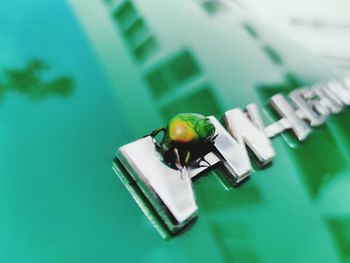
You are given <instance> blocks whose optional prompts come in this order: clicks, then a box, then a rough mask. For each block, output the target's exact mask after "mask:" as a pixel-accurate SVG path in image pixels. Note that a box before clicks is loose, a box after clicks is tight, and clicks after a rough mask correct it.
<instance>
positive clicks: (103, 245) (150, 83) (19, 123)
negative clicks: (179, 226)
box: [0, 0, 350, 263]
mask: <svg viewBox="0 0 350 263" xmlns="http://www.w3.org/2000/svg"><path fill="white" fill-rule="evenodd" d="M0 5H1V8H0V23H1V29H0V52H1V59H0V72H1V73H0V90H1V98H2V100H1V102H0V107H1V110H0V145H1V151H0V233H1V235H0V260H1V261H2V262H26V263H27V262H28V263H29V262H35V263H37V262H140V261H142V262H179V261H181V262H348V261H349V257H350V253H349V249H348V248H349V247H350V232H349V231H350V206H349V202H348V200H349V199H350V191H349V190H350V177H349V173H350V166H349V159H350V154H349V152H350V139H349V138H350V137H349V131H350V126H349V123H350V113H349V111H348V110H347V111H345V112H343V113H341V114H339V115H337V116H333V117H331V119H329V120H327V124H326V125H325V126H320V127H318V128H317V129H314V130H313V132H312V134H311V136H310V138H308V139H307V140H306V141H305V142H304V143H303V144H302V145H300V144H298V143H296V142H295V140H293V137H292V136H288V135H285V136H283V137H279V138H276V139H274V140H273V145H274V147H275V149H276V153H277V155H276V158H275V159H274V162H273V164H272V165H271V166H270V167H269V168H268V169H264V170H259V169H258V168H257V167H256V168H255V169H256V172H254V173H253V174H252V176H251V178H250V179H249V181H248V182H247V183H245V184H243V185H242V186H240V187H238V188H233V189H232V188H228V187H227V184H225V181H224V180H221V179H222V178H223V175H222V174H220V172H218V171H214V172H212V173H211V174H208V175H207V176H204V177H201V178H198V179H197V180H195V182H194V188H195V191H196V196H197V200H198V204H199V209H200V211H201V214H200V218H199V219H198V222H197V223H196V225H194V226H193V227H192V228H191V229H190V231H188V232H187V233H186V234H185V235H181V236H179V237H177V238H174V239H171V240H169V241H164V240H163V239H161V238H160V236H159V234H158V233H157V232H156V231H155V230H154V229H153V227H152V225H151V224H150V223H149V222H148V220H147V219H146V217H145V216H144V215H143V214H142V212H141V210H140V209H139V208H138V207H137V205H136V203H135V202H134V200H133V199H132V198H131V196H130V194H129V193H128V192H127V190H126V189H125V187H124V186H123V184H122V183H121V182H120V181H119V179H118V178H117V176H116V175H115V173H114V172H113V171H112V161H113V158H114V155H115V151H116V150H117V148H118V147H119V146H121V145H123V144H125V143H127V142H130V141H134V140H135V139H137V138H139V137H141V136H143V135H145V134H148V133H149V132H150V131H152V130H154V129H155V128H157V127H160V126H162V125H163V124H164V123H165V122H166V120H167V119H168V118H169V117H171V116H172V115H173V114H176V113H179V112H191V111H194V112H200V113H202V114H205V115H212V114H214V115H222V113H224V112H225V111H226V110H228V109H230V108H234V107H241V108H243V107H244V106H245V105H247V104H249V103H251V102H254V103H257V104H258V105H259V106H261V107H263V106H265V103H266V102H267V100H268V98H270V97H271V96H273V95H274V94H276V93H277V92H284V93H288V92H290V91H291V90H293V89H294V88H297V87H300V86H303V85H312V84H313V83H315V82H318V81H324V80H327V79H329V78H335V77H337V76H335V75H334V74H332V73H331V72H330V71H329V70H328V69H325V68H323V66H322V65H321V64H320V63H319V62H318V61H317V60H316V59H315V58H314V57H312V56H310V55H308V54H307V53H306V52H305V51H303V50H300V49H299V48H298V47H296V46H295V45H294V44H292V43H291V42H290V41H288V40H287V39H285V38H284V37H283V36H281V35H280V34H278V33H276V32H274V31H271V30H270V29H269V28H268V27H266V26H264V25H263V24H261V23H259V22H257V21H255V20H254V19H251V18H249V17H247V16H245V15H243V14H241V13H240V11H239V8H238V7H237V6H235V5H233V4H232V5H230V6H226V5H223V4H217V3H213V2H212V3H209V4H208V3H204V4H200V2H199V1H194V0H193V1H190V0H186V1H185V0H178V1H157V0H150V1H134V2H129V1H120V2H117V1H116V2H115V3H111V4H108V3H106V2H104V1H99V0H91V1H87V2H86V1H78V0H74V1H70V2H65V1H50V2H48V1H43V0H39V1H33V0H28V1H25V2H23V1H17V0H15V1H11V2H9V3H6V2H5V3H1V4H0ZM33 61H34V62H35V63H34V69H33ZM46 66H48V67H46ZM43 68H45V70H43ZM9 72H12V73H11V74H9ZM18 74H19V75H18ZM263 117H264V118H265V121H266V123H267V122H268V120H269V119H270V118H271V119H273V118H274V116H273V113H271V112H268V111H267V110H266V111H265V112H264V116H263ZM219 179H220V180H219Z"/></svg>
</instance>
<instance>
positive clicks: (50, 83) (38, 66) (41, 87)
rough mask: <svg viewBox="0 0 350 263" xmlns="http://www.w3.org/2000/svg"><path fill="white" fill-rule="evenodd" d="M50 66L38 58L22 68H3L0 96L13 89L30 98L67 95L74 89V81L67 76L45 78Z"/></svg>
mask: <svg viewBox="0 0 350 263" xmlns="http://www.w3.org/2000/svg"><path fill="white" fill-rule="evenodd" d="M49 69H50V67H49V66H48V64H46V63H45V62H44V61H42V60H40V59H33V60H31V61H29V62H28V63H27V64H26V65H25V66H24V67H22V68H13V69H5V70H3V78H2V79H1V80H0V98H2V97H3V96H4V95H5V94H6V92H9V91H14V92H17V93H19V94H22V95H25V96H27V97H29V98H31V99H35V100H38V99H44V98H46V97H49V96H53V95H57V96H60V97H68V96H70V95H71V94H72V92H73V90H74V81H73V79H72V78H71V77H69V76H58V77H54V78H50V79H48V78H45V76H44V73H46V72H47V71H48V70H49Z"/></svg>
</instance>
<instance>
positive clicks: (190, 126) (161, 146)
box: [151, 113, 216, 170]
mask: <svg viewBox="0 0 350 263" xmlns="http://www.w3.org/2000/svg"><path fill="white" fill-rule="evenodd" d="M159 132H163V133H164V136H163V138H162V139H161V141H160V142H159V143H157V149H158V151H159V152H160V154H161V155H162V157H163V160H164V162H165V163H166V164H167V165H169V166H170V167H172V168H175V169H178V170H182V169H183V168H184V167H186V166H188V165H189V164H190V163H195V162H196V161H198V160H199V159H202V158H203V157H204V156H205V155H206V154H207V153H209V152H210V151H211V149H212V146H213V145H214V141H215V137H216V136H215V126H214V125H213V124H212V123H211V121H210V120H209V118H207V117H205V116H203V115H201V114H196V113H181V114H178V115H176V116H174V117H173V118H172V119H171V120H170V121H169V122H168V124H167V126H166V127H165V128H160V129H158V130H155V131H153V132H152V133H151V136H152V137H155V136H156V135H157V134H158V133H159ZM198 165H199V164H198Z"/></svg>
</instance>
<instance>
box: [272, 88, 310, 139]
mask: <svg viewBox="0 0 350 263" xmlns="http://www.w3.org/2000/svg"><path fill="white" fill-rule="evenodd" d="M271 104H272V106H273V108H274V109H275V110H276V111H277V112H278V113H279V114H280V115H281V116H282V117H283V119H284V121H287V122H288V124H289V125H288V126H289V127H290V128H291V129H292V130H293V132H294V133H295V135H296V136H297V138H298V140H299V141H303V140H305V139H306V138H307V136H308V135H309V134H310V132H311V130H310V127H309V126H308V125H307V124H306V123H305V122H304V121H303V120H301V119H300V118H299V117H298V116H297V114H296V113H295V109H294V108H293V107H292V106H291V105H290V104H289V102H288V101H287V100H286V99H285V98H284V97H283V96H282V95H281V94H277V95H275V96H273V97H272V98H271Z"/></svg>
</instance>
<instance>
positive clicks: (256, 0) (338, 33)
mask: <svg viewBox="0 0 350 263" xmlns="http://www.w3.org/2000/svg"><path fill="white" fill-rule="evenodd" d="M236 3H239V4H240V5H241V6H242V8H244V9H245V10H247V11H248V12H250V13H252V14H254V15H255V16H257V17H259V18H260V19H261V20H263V21H265V22H266V23H268V24H269V25H270V26H271V27H274V28H276V29H278V30H280V31H281V32H283V33H284V34H286V35H287V36H288V37H289V38H290V39H292V40H293V41H295V42H296V43H298V44H299V45H301V46H302V47H304V48H306V49H307V50H309V51H310V52H312V53H313V54H316V55H318V56H319V57H320V58H321V59H322V60H324V61H325V62H326V63H327V64H329V65H331V66H332V67H334V68H336V69H337V70H338V71H340V72H343V73H347V74H349V73H350V16H349V12H350V2H349V1H347V0H320V1H319V0H307V1H303V0H295V1H290V0H288V1H286V0H281V1H279V0H242V1H241V0H237V2H236Z"/></svg>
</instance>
